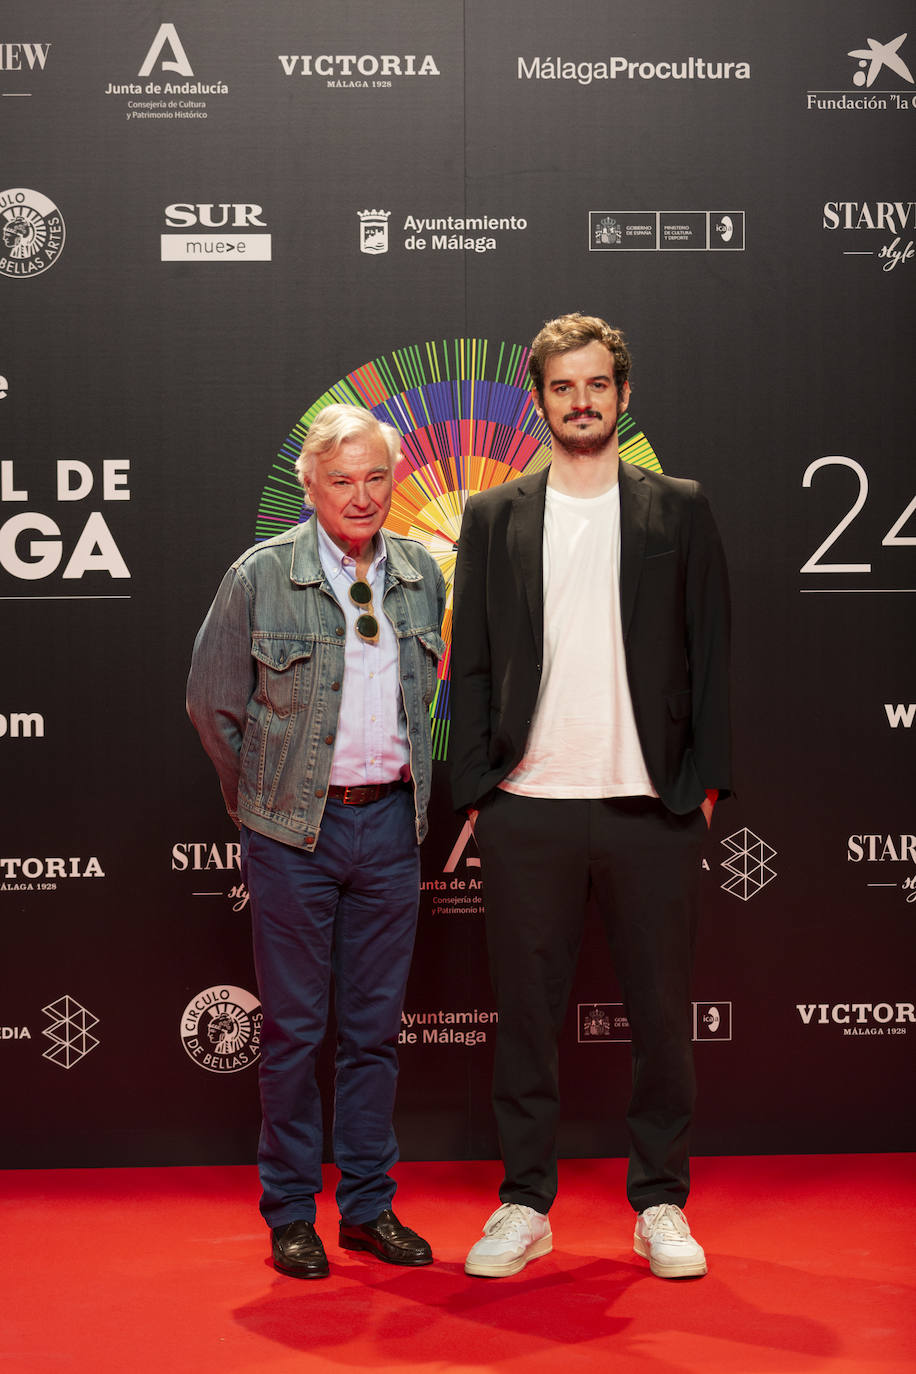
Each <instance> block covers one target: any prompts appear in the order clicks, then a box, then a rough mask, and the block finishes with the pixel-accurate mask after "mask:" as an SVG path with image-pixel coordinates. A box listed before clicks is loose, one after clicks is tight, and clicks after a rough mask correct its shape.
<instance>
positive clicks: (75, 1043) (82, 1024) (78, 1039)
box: [42, 997, 100, 1069]
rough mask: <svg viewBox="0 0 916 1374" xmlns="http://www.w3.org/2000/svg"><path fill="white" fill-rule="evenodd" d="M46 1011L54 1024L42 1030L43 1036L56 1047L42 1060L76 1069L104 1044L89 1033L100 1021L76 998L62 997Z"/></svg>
mask: <svg viewBox="0 0 916 1374" xmlns="http://www.w3.org/2000/svg"><path fill="white" fill-rule="evenodd" d="M42 1011H43V1012H44V1014H45V1016H47V1017H48V1018H49V1019H50V1020H51V1022H52V1024H51V1025H50V1026H48V1027H47V1029H45V1030H43V1031H42V1035H46V1036H47V1037H48V1039H49V1040H50V1041H52V1042H53V1044H52V1048H51V1049H49V1050H45V1052H44V1054H43V1055H42V1058H43V1059H50V1060H51V1062H52V1063H53V1064H57V1066H58V1067H59V1068H61V1069H72V1068H73V1066H74V1065H75V1064H78V1063H79V1062H80V1060H81V1059H85V1058H86V1055H87V1054H89V1052H90V1051H91V1050H94V1049H95V1047H96V1045H98V1044H99V1043H100V1042H99V1041H98V1040H97V1039H96V1037H95V1036H94V1035H90V1034H89V1032H90V1031H91V1029H92V1027H93V1026H97V1025H98V1024H99V1018H98V1017H97V1016H93V1014H92V1012H91V1011H87V1010H86V1008H85V1007H81V1006H80V1004H79V1002H77V1001H75V1000H74V998H72V997H58V999H57V1001H56V1002H50V1003H49V1004H48V1005H47V1006H46V1007H42Z"/></svg>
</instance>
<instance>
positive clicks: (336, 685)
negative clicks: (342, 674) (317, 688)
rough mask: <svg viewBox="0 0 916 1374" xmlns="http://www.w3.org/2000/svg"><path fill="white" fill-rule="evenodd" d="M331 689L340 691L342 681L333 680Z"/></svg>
mask: <svg viewBox="0 0 916 1374" xmlns="http://www.w3.org/2000/svg"><path fill="white" fill-rule="evenodd" d="M331 691H332V692H339V691H340V683H339V682H332V683H331Z"/></svg>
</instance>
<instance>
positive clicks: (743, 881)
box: [722, 828, 776, 902]
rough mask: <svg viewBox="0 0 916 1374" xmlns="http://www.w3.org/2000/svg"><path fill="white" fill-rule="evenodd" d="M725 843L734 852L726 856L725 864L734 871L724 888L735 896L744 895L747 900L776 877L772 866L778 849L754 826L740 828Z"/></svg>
mask: <svg viewBox="0 0 916 1374" xmlns="http://www.w3.org/2000/svg"><path fill="white" fill-rule="evenodd" d="M722 844H723V845H724V847H725V848H726V849H727V850H728V851H729V855H730V857H729V858H728V859H723V861H722V867H723V868H724V869H725V871H726V872H727V873H730V874H731V875H732V876H731V877H730V878H729V880H728V882H727V883H723V884H722V890H723V892H730V893H731V894H732V896H733V897H740V898H741V900H742V902H747V901H749V900H750V898H751V897H753V896H754V894H755V893H757V892H759V891H760V889H761V888H762V887H766V885H767V883H771V882H772V881H773V879H774V878H775V877H776V870H775V869H774V868H771V867H770V859H772V858H773V857H774V856H775V854H776V850H775V849H771V848H770V846H769V845H768V844H767V843H766V842H765V841H764V840H762V839H761V838H760V836H759V835H755V834H754V832H753V830H748V829H746V828H745V829H744V830H736V831H735V833H734V835H729V837H728V839H726V840H723V841H722Z"/></svg>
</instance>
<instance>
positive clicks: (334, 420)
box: [296, 405, 401, 487]
mask: <svg viewBox="0 0 916 1374" xmlns="http://www.w3.org/2000/svg"><path fill="white" fill-rule="evenodd" d="M348 439H369V440H372V439H381V440H382V443H383V444H384V445H385V447H386V448H387V450H388V460H389V466H390V467H392V468H393V467H394V465H395V462H396V461H397V457H398V454H399V453H400V451H401V436H400V434H399V433H398V431H397V430H396V429H395V428H394V426H393V425H386V424H383V423H382V421H381V420H377V419H376V418H375V416H374V415H373V414H372V411H371V410H362V409H361V408H360V407H359V406H345V405H330V406H325V408H324V410H320V411H319V412H318V414H317V415H316V416H315V418H314V420H313V421H312V424H311V427H310V429H309V432H308V434H307V435H306V436H305V443H304V444H303V445H302V452H301V453H300V454H299V457H298V458H297V459H296V476H297V477H298V478H299V481H300V482H301V484H302V486H303V487H304V486H305V483H306V479H307V478H309V477H311V475H312V472H313V470H314V467H315V459H316V458H320V457H323V456H324V455H325V454H326V453H333V452H334V450H335V449H338V448H340V446H341V444H345V443H346V442H347V440H348Z"/></svg>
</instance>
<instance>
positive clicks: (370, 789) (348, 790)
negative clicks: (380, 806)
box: [328, 778, 407, 806]
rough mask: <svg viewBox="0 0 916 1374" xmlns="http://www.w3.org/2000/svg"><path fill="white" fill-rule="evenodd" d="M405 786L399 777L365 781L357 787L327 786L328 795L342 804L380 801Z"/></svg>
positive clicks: (364, 803)
mask: <svg viewBox="0 0 916 1374" xmlns="http://www.w3.org/2000/svg"><path fill="white" fill-rule="evenodd" d="M406 786H407V784H406V782H402V781H401V779H400V778H398V780H397V782H367V783H364V784H360V785H359V786H357V787H335V786H331V787H329V788H328V796H329V797H330V798H331V800H332V801H339V802H343V804H344V806H368V805H369V803H370V802H377V801H381V800H382V797H387V796H388V794H389V792H395V791H397V789H398V788H400V787H406Z"/></svg>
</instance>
